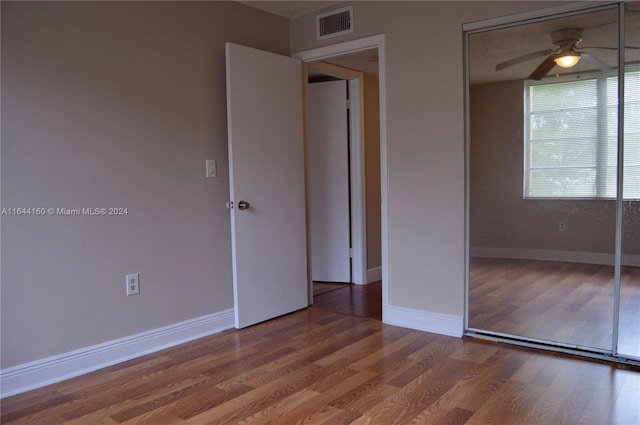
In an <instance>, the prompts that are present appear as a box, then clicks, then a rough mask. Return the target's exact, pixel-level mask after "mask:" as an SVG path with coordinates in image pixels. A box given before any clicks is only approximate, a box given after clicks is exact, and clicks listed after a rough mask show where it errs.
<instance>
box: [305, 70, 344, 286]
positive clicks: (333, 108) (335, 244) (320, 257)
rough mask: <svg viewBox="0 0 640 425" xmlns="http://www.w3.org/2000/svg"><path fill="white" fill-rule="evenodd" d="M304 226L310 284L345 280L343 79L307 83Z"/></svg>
mask: <svg viewBox="0 0 640 425" xmlns="http://www.w3.org/2000/svg"><path fill="white" fill-rule="evenodd" d="M308 107H309V109H308V123H309V145H308V152H309V157H308V158H309V159H308V165H309V227H310V229H311V231H310V238H311V276H312V279H313V281H316V282H318V281H320V282H346V283H349V282H350V281H351V260H350V255H349V251H350V247H351V244H350V210H349V127H348V109H347V81H345V80H339V81H327V82H319V83H313V84H309V90H308Z"/></svg>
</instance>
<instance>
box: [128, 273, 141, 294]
mask: <svg viewBox="0 0 640 425" xmlns="http://www.w3.org/2000/svg"><path fill="white" fill-rule="evenodd" d="M126 285H127V296H129V295H136V294H139V293H140V274H139V273H132V274H128V275H127V277H126Z"/></svg>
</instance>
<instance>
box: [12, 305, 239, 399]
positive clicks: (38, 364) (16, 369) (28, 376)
mask: <svg viewBox="0 0 640 425" xmlns="http://www.w3.org/2000/svg"><path fill="white" fill-rule="evenodd" d="M233 323H234V321H233V309H229V310H224V311H221V312H218V313H213V314H209V315H206V316H202V317H197V318H195V319H190V320H186V321H184V322H180V323H176V324H173V325H169V326H165V327H162V328H158V329H154V330H151V331H147V332H142V333H139V334H136V335H131V336H127V337H124V338H119V339H115V340H113V341H107V342H104V343H102V344H98V345H94V346H91V347H85V348H81V349H79V350H74V351H70V352H68V353H64V354H59V355H56V356H52V357H47V358H45V359H40V360H36V361H32V362H29V363H24V364H21V365H17V366H13V367H9V368H6V369H2V370H0V388H1V394H0V398H5V397H9V396H12V395H15V394H19V393H23V392H25V391H29V390H32V389H35V388H40V387H43V386H45V385H49V384H53V383H56V382H60V381H63V380H65V379H69V378H73V377H75V376H79V375H83V374H85V373H89V372H93V371H95V370H98V369H102V368H104V367H107V366H111V365H114V364H116V363H120V362H124V361H127V360H131V359H134V358H136V357H140V356H143V355H146V354H150V353H154V352H156V351H160V350H163V349H165V348H169V347H173V346H175V345H178V344H182V343H185V342H188V341H192V340H195V339H198V338H202V337H204V336H208V335H212V334H215V333H218V332H222V331H223V330H226V329H230V328H232V327H233Z"/></svg>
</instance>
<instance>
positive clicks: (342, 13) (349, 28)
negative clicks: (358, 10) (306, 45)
mask: <svg viewBox="0 0 640 425" xmlns="http://www.w3.org/2000/svg"><path fill="white" fill-rule="evenodd" d="M316 28H317V33H316V37H317V39H318V40H323V39H325V38H330V37H336V36H338V35H342V34H348V33H350V32H353V6H349V7H345V8H342V9H338V10H333V11H331V12H327V13H323V14H321V15H318V16H316Z"/></svg>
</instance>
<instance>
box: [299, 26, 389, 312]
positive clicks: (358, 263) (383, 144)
mask: <svg viewBox="0 0 640 425" xmlns="http://www.w3.org/2000/svg"><path fill="white" fill-rule="evenodd" d="M373 48H377V49H378V81H379V90H380V194H381V198H382V199H381V227H382V229H381V250H382V252H381V254H382V321H383V322H384V321H385V318H386V317H387V315H388V313H387V311H388V306H389V249H388V247H389V233H388V229H389V220H388V172H387V113H386V111H387V104H386V64H385V35H384V34H379V35H374V36H370V37H365V38H360V39H356V40H351V41H346V42H343V43H337V44H332V45H328V46H324V47H319V48H316V49H311V50H305V51H301V52H297V53H294V54H292V55H291V56H292V57H294V58H297V59H300V60H301V61H302V62H303V63H304V64H307V65H308V63H309V62H317V61H321V60H323V59H329V58H332V57H335V56H342V55H345V54H349V53H356V52H359V51H362V50H368V49H373ZM302 72H303V81H307V67H306V66H303V70H302ZM349 81H351V80H349ZM303 87H304V88H303V95H304V96H305V98H306V89H307V84H303ZM303 104H304V109H305V110H304V114H305V117H306V116H307V110H306V108H307V105H306V102H303ZM362 124H363V122H361V125H362ZM358 127H360V126H358ZM360 131H362V130H360ZM362 134H363V133H362ZM306 145H307V140H306V137H305V150H306ZM360 145H361V146H358V148H357V149H356V150H355V152H358V153H359V156H360V158H359V161H360V162H359V164H357V168H356V169H357V170H358V171H357V172H353V171H352V175H353V174H355V175H356V176H357V178H358V179H360V181H361V184H359V185H357V186H354V188H355V187H357V188H358V189H356V190H359V191H360V193H359V198H358V199H357V201H356V203H359V204H360V206H359V208H358V210H357V211H354V209H353V208H352V218H356V222H357V223H358V225H357V226H353V227H358V228H359V229H360V230H359V231H360V232H361V236H360V238H358V239H354V245H353V248H354V256H353V276H354V279H353V280H354V282H363V283H366V267H367V266H366V244H365V239H364V238H365V237H366V231H365V226H366V216H365V215H364V214H365V211H366V210H365V208H364V206H365V204H364V196H365V192H364V144H363V143H360ZM354 156H355V155H354ZM305 168H306V167H305ZM352 183H353V182H352ZM352 196H353V197H354V198H356V195H355V193H354V192H352ZM354 216H355V217H354ZM307 217H308V211H307ZM358 246H360V248H359V249H358ZM357 251H358V252H357ZM309 252H310V250H309V241H308V238H307V258H308V259H309ZM356 252H357V253H356ZM356 255H358V257H356ZM309 261H310V260H309ZM310 270H311V269H310V267H309V273H308V276H309V304H312V303H313V286H312V285H313V282H312V281H311V271H310ZM356 276H358V278H357V277H356ZM356 279H358V280H356Z"/></svg>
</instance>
